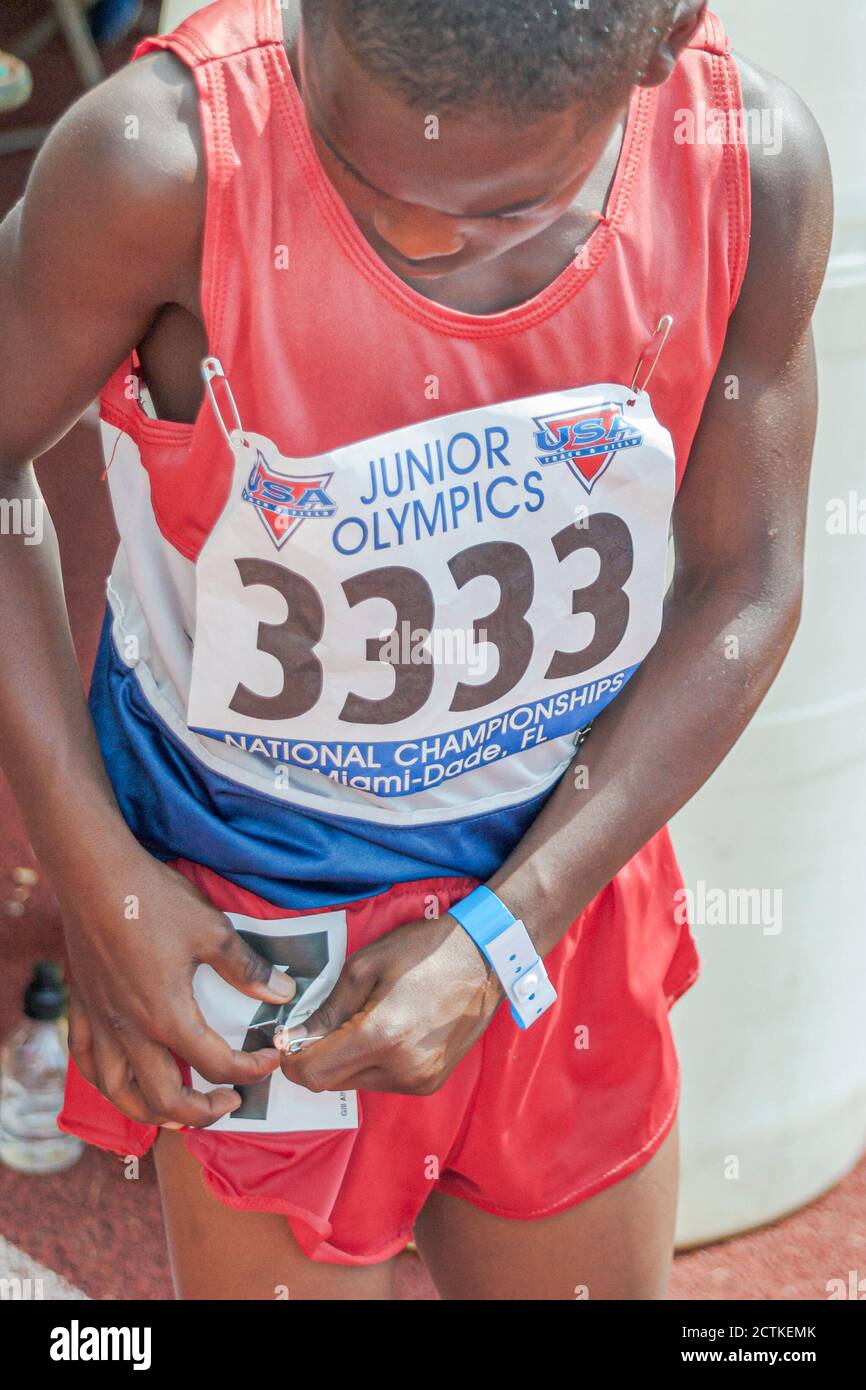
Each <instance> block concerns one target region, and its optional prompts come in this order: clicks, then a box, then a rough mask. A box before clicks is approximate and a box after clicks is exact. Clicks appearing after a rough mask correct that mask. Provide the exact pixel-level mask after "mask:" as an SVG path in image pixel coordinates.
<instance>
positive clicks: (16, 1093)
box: [0, 961, 84, 1173]
mask: <svg viewBox="0 0 866 1390" xmlns="http://www.w3.org/2000/svg"><path fill="white" fill-rule="evenodd" d="M64 1009H65V995H64V989H63V981H62V977H61V974H60V970H59V968H58V967H57V966H56V965H55V964H54V963H53V961H40V963H39V964H38V965H37V966H36V967H35V969H34V971H33V976H32V978H31V980H30V983H29V985H28V986H27V989H26V990H25V991H24V1018H23V1019H22V1021H21V1023H19V1024H18V1027H17V1028H16V1029H15V1030H14V1031H13V1032H12V1033H11V1034H10V1035H9V1037H8V1038H6V1040H5V1042H4V1043H3V1046H2V1048H0V1159H2V1160H3V1162H4V1163H6V1164H7V1165H8V1166H9V1167H10V1168H17V1169H18V1171H19V1172H22V1173H60V1172H62V1171H63V1169H64V1168H71V1167H72V1164H73V1163H76V1162H77V1160H78V1159H79V1158H80V1157H81V1153H82V1151H83V1149H84V1145H83V1144H82V1142H81V1140H80V1139H76V1138H75V1137H74V1136H73V1135H71V1134H63V1133H62V1131H61V1130H59V1129H58V1128H57V1116H58V1115H59V1113H60V1109H61V1107H62V1105H63V1088H64V1083H65V1080H66V1061H67V1056H68V1049H67V1041H66V1019H65V1017H64Z"/></svg>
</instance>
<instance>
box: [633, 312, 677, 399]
mask: <svg viewBox="0 0 866 1390" xmlns="http://www.w3.org/2000/svg"><path fill="white" fill-rule="evenodd" d="M673 326H674V320H673V315H671V314H665V316H664V318H662V319H659V326H658V328H657V329H656V331H655V333H654V334H653V335H652V337H651V338H650V340H649V342H648V343H647V345H646V347H645V348H644V350H643V352H642V353H641V355H640V357H639V358H638V363H637V366H636V367H635V369H634V376H633V377H632V379H631V386H630V387H629V390H631V391H637V392H644V391H646V389H647V387H648V386H649V384H650V380H651V378H652V374H653V372H654V371H655V369H656V367H657V366H658V363H659V358H660V357H661V355H662V353H663V352H664V350H665V344H666V343H667V340H668V338H669V337H670V335H671V329H672V328H673ZM659 336H660V337H661V342H660V343H659V346H658V352H657V353H656V355H655V357H654V358H653V360H652V365H651V366H650V369H649V371H648V372H647V374H646V380H645V381H644V382H643V384H642V385H641V386H638V377H639V376H640V369H641V367H642V366H643V364H644V362H645V361H646V358H647V353H648V352H649V350H650V348H651V347H652V345H653V343H654V342H655V340H656V338H658V337H659Z"/></svg>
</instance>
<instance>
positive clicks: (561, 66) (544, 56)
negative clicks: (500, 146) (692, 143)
mask: <svg viewBox="0 0 866 1390" xmlns="http://www.w3.org/2000/svg"><path fill="white" fill-rule="evenodd" d="M676 5H677V0H303V14H304V20H305V23H306V26H307V30H308V32H309V33H310V34H311V37H312V38H313V40H314V41H315V40H316V39H318V38H320V37H321V35H322V34H323V33H324V31H325V27H326V24H327V22H328V20H332V21H333V22H334V23H335V24H336V26H337V29H338V31H339V34H340V37H341V38H342V40H343V42H344V43H345V44H346V46H347V47H348V49H349V51H350V52H351V53H352V55H353V56H354V57H355V58H356V59H357V60H358V62H359V63H360V64H361V65H362V67H364V68H365V69H366V70H367V71H368V72H370V73H371V74H373V75H374V76H376V77H377V78H379V79H380V80H381V82H382V83H383V85H384V86H387V87H388V88H390V89H391V90H392V91H395V92H396V93H397V94H398V95H400V96H401V97H403V99H404V100H406V101H407V102H408V103H409V104H410V105H411V106H414V107H426V108H427V109H431V108H432V109H433V110H434V111H439V110H444V109H449V108H451V109H453V108H458V109H463V110H468V109H472V108H489V107H491V106H496V107H498V108H501V109H504V110H507V111H512V112H517V113H520V114H523V113H525V112H527V111H535V112H538V113H539V114H542V113H546V112H551V111H561V110H564V109H566V108H567V107H568V106H570V105H571V104H572V103H573V102H574V101H575V100H581V101H583V102H585V103H587V104H588V105H590V106H593V107H597V106H600V105H602V104H603V102H604V100H605V99H606V98H608V97H610V95H611V93H612V92H613V91H618V90H620V89H621V90H622V91H625V90H626V89H627V88H628V87H631V86H633V85H634V83H635V81H636V80H637V78H638V77H639V75H640V74H641V73H642V71H643V69H644V67H645V65H646V63H647V62H648V61H649V58H650V56H651V54H652V52H653V50H654V48H655V47H656V46H657V45H658V43H659V40H660V38H661V36H662V34H663V33H664V32H665V31H666V30H667V28H669V26H670V22H671V18H672V16H673V13H674V10H675V9H676Z"/></svg>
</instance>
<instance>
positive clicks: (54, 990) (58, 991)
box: [24, 960, 66, 1023]
mask: <svg viewBox="0 0 866 1390" xmlns="http://www.w3.org/2000/svg"><path fill="white" fill-rule="evenodd" d="M65 1008H66V991H65V989H64V987H63V973H62V971H61V969H60V966H59V965H57V964H55V962H54V961H53V960H41V961H39V963H38V964H37V965H36V966H34V968H33V975H32V976H31V979H30V983H29V985H28V986H27V988H26V990H25V991H24V1013H25V1015H26V1016H27V1018H37V1019H40V1020H42V1021H43V1022H46V1023H47V1022H51V1021H52V1020H53V1019H56V1018H60V1016H61V1014H62V1013H63V1011H64V1009H65Z"/></svg>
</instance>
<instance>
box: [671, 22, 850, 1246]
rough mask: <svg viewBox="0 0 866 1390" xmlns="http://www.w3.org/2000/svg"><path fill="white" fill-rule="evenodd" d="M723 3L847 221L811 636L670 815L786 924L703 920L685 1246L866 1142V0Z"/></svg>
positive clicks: (817, 493)
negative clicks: (823, 156) (814, 141)
mask: <svg viewBox="0 0 866 1390" xmlns="http://www.w3.org/2000/svg"><path fill="white" fill-rule="evenodd" d="M714 8H715V9H716V10H717V12H718V13H719V15H720V17H721V18H722V20H723V22H724V23H725V24H726V27H727V28H728V32H729V33H730V35H731V37H732V40H733V43H734V47H735V49H736V50H738V51H740V52H742V53H744V54H746V55H747V56H748V57H750V58H753V59H754V60H755V61H756V62H758V63H759V64H760V65H761V66H762V67H764V68H766V69H769V70H770V71H772V72H775V73H777V74H778V75H779V76H781V77H783V78H784V79H785V80H786V81H788V82H789V83H790V84H791V85H792V86H794V87H795V88H796V89H797V90H798V91H799V92H800V94H801V95H802V96H803V97H804V98H805V99H806V101H807V102H808V104H809V105H810V107H811V108H812V110H813V111H814V112H815V115H816V116H817V117H818V120H819V122H820V124H821V126H822V128H823V130H824V133H825V136H826V138H827V142H828V145H829V148H830V153H831V159H832V162H833V166H834V177H835V183H836V192H837V202H838V207H837V215H838V220H837V230H836V237H835V241H834V251H833V259H832V263H831V267H830V273H829V276H828V280H827V284H826V287H825V290H824V293H823V295H822V299H821V302H820V305H819V309H818V314H817V319H816V338H817V344H818V353H819V362H820V378H821V396H822V408H821V421H820V428H819V436H818V444H817V451H816V458H815V468H814V475H813V484H812V491H811V517H810V525H809V538H808V556H807V587H806V605H805V614H804V619H803V623H802V627H801V629H800V634H799V636H798V638H797V641H796V643H795V646H794V649H793V650H792V652H791V655H790V656H789V658H788V661H787V663H786V665H785V667H784V669H783V672H782V674H781V676H780V678H779V680H778V682H777V684H776V685H775V686H774V688H773V690H772V691H771V693H770V695H769V697H768V699H767V701H766V703H765V705H764V706H763V708H762V711H761V713H760V714H759V715H758V717H757V719H756V720H755V721H754V723H753V725H752V726H751V728H750V729H749V730H748V731H747V733H746V734H745V736H744V737H743V739H742V740H741V742H740V743H739V745H738V746H737V748H736V749H735V750H734V752H733V753H732V754H731V756H730V757H729V758H728V759H727V761H726V762H725V763H724V764H723V766H722V768H721V769H720V770H719V771H718V772H717V773H716V775H715V777H713V778H712V779H711V781H710V782H709V783H708V784H707V786H706V787H705V788H704V790H703V791H702V792H701V793H700V794H699V796H698V797H696V798H695V800H694V801H693V802H692V803H691V805H690V806H689V807H687V808H686V810H685V812H684V813H683V814H682V815H681V816H679V817H677V819H676V820H675V822H674V826H673V830H674V840H675V843H676V846H677V850H678V853H679V855H680V861H681V864H682V867H683V871H684V873H685V876H686V881H687V883H688V884H689V886H691V887H695V886H696V883H697V880H699V879H702V880H704V882H705V883H706V884H707V885H709V886H713V887H722V888H725V889H729V888H752V887H763V888H768V889H776V888H778V889H781V891H782V895H783V896H782V907H783V925H782V931H781V932H780V933H779V934H778V935H764V934H762V931H761V928H760V926H751V927H749V926H739V927H737V926H728V927H721V926H701V925H698V926H697V927H696V932H695V934H696V937H697V939H698V945H699V949H700V951H701V955H702V957H703V962H704V974H703V979H702V981H701V982H700V983H699V984H698V986H696V988H695V989H694V990H693V991H692V993H691V995H690V996H688V997H687V998H686V999H685V1000H684V1001H683V1002H682V1003H681V1004H680V1005H679V1006H678V1007H677V1009H676V1010H675V1013H674V1026H675V1032H676V1034H677V1038H678V1043H679V1047H680V1053H681V1057H682V1061H683V1071H684V1093H683V1108H682V1127H683V1183H682V1199H681V1208H680V1222H679V1238H680V1241H681V1243H688V1244H694V1243H697V1242H700V1241H704V1240H706V1239H710V1238H713V1237H716V1236H719V1235H724V1234H729V1233H731V1232H733V1231H735V1230H740V1229H744V1228H746V1227H748V1226H753V1225H756V1224H759V1223H761V1222H765V1221H768V1220H771V1219H773V1218H774V1217H776V1216H779V1215H781V1214H782V1213H784V1212H786V1211H790V1210H791V1209H793V1208H795V1207H796V1206H798V1205H801V1204H802V1203H803V1202H805V1201H807V1200H809V1199H811V1198H812V1197H814V1196H815V1195H817V1194H818V1193H819V1192H821V1191H823V1190H824V1189H825V1188H826V1187H828V1186H830V1185H831V1184H832V1183H833V1182H835V1181H836V1180H837V1179H838V1178H839V1177H841V1176H842V1175H843V1174H844V1173H845V1172H846V1171H847V1170H848V1169H849V1168H850V1167H851V1166H852V1165H853V1163H854V1162H855V1161H856V1159H857V1157H858V1156H859V1155H860V1153H862V1151H863V1147H864V1143H866V907H864V904H866V844H864V841H866V633H864V626H866V624H864V616H863V615H864V606H866V534H864V535H859V536H858V535H856V534H849V535H836V536H834V535H830V534H828V531H827V526H826V520H827V506H828V503H829V502H830V501H831V500H832V499H834V498H839V499H841V498H846V499H847V497H848V495H849V493H851V492H853V493H854V494H855V501H858V500H863V501H864V510H866V431H864V430H863V428H862V427H861V424H860V419H859V416H860V410H861V409H862V406H863V403H864V401H866V139H864V136H866V88H864V83H863V76H862V72H863V66H864V63H866V5H864V4H863V2H862V0H826V3H825V4H824V5H823V6H816V5H815V4H814V3H813V2H812V0H716V4H715V5H714ZM753 157H755V158H758V159H760V158H764V157H765V156H764V155H762V154H761V153H760V152H758V153H756V154H755V155H754V156H753ZM756 447H760V441H756ZM863 526H864V532H866V516H864V521H863ZM732 1160H734V1161H735V1162H734V1161H732ZM736 1164H738V1165H739V1176H736V1177H735V1176H732V1173H736V1171H737V1168H736Z"/></svg>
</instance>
